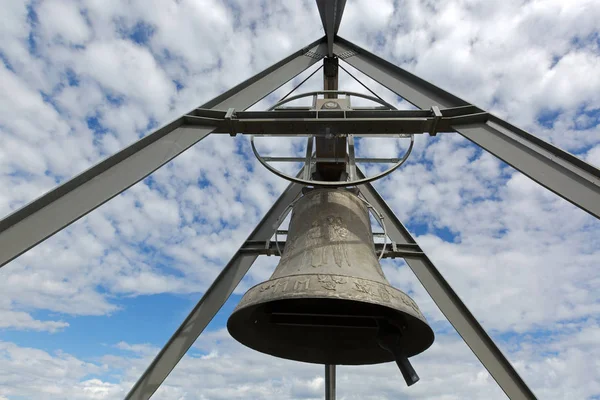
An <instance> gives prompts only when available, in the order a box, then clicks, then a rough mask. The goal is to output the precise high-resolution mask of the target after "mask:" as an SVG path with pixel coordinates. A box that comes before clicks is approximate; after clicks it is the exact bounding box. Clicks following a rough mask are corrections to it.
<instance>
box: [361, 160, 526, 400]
mask: <svg viewBox="0 0 600 400" xmlns="http://www.w3.org/2000/svg"><path fill="white" fill-rule="evenodd" d="M357 172H358V176H359V178H362V177H364V174H363V173H362V171H361V170H360V169H358V170H357ZM360 192H361V193H362V195H363V196H364V197H365V198H366V200H367V201H368V202H369V203H371V204H372V205H373V207H375V208H376V209H377V210H378V211H379V212H380V213H381V214H382V215H383V217H384V218H385V221H386V228H387V234H388V236H389V237H390V239H392V240H393V241H394V242H396V243H397V244H398V245H403V244H408V245H416V244H417V242H416V241H415V240H414V239H413V237H412V235H411V234H410V233H409V232H408V230H407V229H406V228H405V227H404V225H403V224H402V222H400V220H398V218H397V217H396V215H395V214H394V212H393V211H392V210H391V209H390V207H389V206H388V205H387V204H386V202H385V201H384V200H383V199H382V198H381V196H380V195H379V193H377V191H376V190H375V188H373V186H372V185H371V184H366V185H361V186H360ZM404 259H405V261H406V263H407V264H408V266H409V267H410V268H411V269H412V271H413V272H414V273H415V275H416V276H417V278H418V279H419V281H420V282H421V284H423V287H424V288H425V290H427V292H428V293H429V295H430V296H431V298H432V299H433V301H434V302H435V304H437V306H438V307H439V309H440V311H442V313H443V314H444V315H445V316H446V318H447V319H448V322H450V323H451V324H452V326H454V329H456V331H457V332H458V334H459V335H460V336H461V337H462V338H463V340H464V341H465V343H466V344H467V345H468V346H469V347H470V348H471V350H472V351H473V353H474V354H475V356H477V358H478V359H479V361H481V363H482V364H483V366H484V367H485V368H486V369H487V370H488V372H489V373H490V375H492V377H493V378H494V379H495V380H496V382H497V383H498V385H499V386H500V388H502V390H503V391H504V393H506V395H507V396H508V397H509V398H510V399H512V400H516V399H535V398H536V397H535V395H534V394H533V392H532V391H531V389H529V387H527V384H526V383H525V381H523V379H521V377H520V376H519V374H518V373H517V371H516V370H515V369H514V367H513V366H512V365H511V364H510V362H509V361H508V359H507V358H506V357H505V356H504V354H502V351H500V349H499V348H498V347H497V346H496V344H495V343H494V341H493V340H492V338H491V337H490V336H489V335H488V334H487V333H486V331H485V330H484V329H483V327H482V326H481V325H480V324H479V322H478V321H477V319H475V317H474V316H473V314H471V312H470V311H469V309H468V308H467V306H466V305H465V304H464V303H463V302H462V300H461V299H460V297H458V295H457V294H456V292H455V291H454V290H453V289H452V287H451V286H450V284H448V282H447V281H446V280H445V279H444V277H443V276H442V274H440V272H439V271H438V270H437V268H436V267H435V266H434V265H433V263H432V262H431V260H429V258H428V257H427V255H426V254H424V253H422V254H415V255H414V256H413V255H405V256H404Z"/></svg>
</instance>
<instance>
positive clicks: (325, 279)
mask: <svg viewBox="0 0 600 400" xmlns="http://www.w3.org/2000/svg"><path fill="white" fill-rule="evenodd" d="M317 280H318V281H319V283H320V284H321V287H323V289H327V290H336V289H337V285H343V284H345V283H346V282H348V280H347V279H346V278H345V277H343V276H337V275H317Z"/></svg>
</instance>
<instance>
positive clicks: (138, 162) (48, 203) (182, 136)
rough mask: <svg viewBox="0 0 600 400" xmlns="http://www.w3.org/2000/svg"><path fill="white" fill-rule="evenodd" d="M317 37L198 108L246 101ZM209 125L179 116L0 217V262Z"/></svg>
mask: <svg viewBox="0 0 600 400" xmlns="http://www.w3.org/2000/svg"><path fill="white" fill-rule="evenodd" d="M322 40H323V39H320V40H318V41H316V42H314V43H312V44H310V45H309V46H308V47H306V48H303V49H301V50H299V51H297V52H296V53H294V54H292V55H291V56H289V57H287V58H285V59H283V60H281V61H280V62H278V63H276V64H274V65H273V66H272V67H270V68H267V69H266V70H264V71H262V72H261V73H259V74H257V75H256V76H254V77H252V78H250V79H248V80H247V81H245V82H243V83H241V84H239V85H237V86H236V87H234V88H233V89H231V90H229V91H227V92H225V93H224V94H222V95H220V96H218V97H216V98H215V99H213V100H211V101H209V102H208V103H206V104H204V105H203V106H202V108H221V109H228V108H237V109H246V108H248V107H250V106H251V105H253V104H254V103H256V102H258V101H259V100H260V99H262V98H263V97H265V96H267V95H268V94H269V93H271V92H272V91H273V90H275V89H277V88H278V87H280V86H281V85H283V84H284V83H286V82H287V81H289V80H290V79H292V78H294V77H295V76H296V75H298V74H299V73H301V72H302V71H304V70H305V69H306V68H308V67H310V66H311V65H313V64H315V63H316V62H317V61H319V59H320V58H322V54H323V53H324V52H325V46H326V45H325V43H322ZM319 54H321V55H319ZM213 129H214V127H211V126H200V127H196V128H194V129H189V128H187V127H186V126H185V120H184V117H181V118H179V119H177V120H175V121H173V122H171V123H170V124H167V125H165V126H163V127H162V128H160V129H158V130H156V131H154V132H152V133H151V134H149V135H148V136H146V137H144V138H142V139H141V140H139V141H138V142H136V143H134V144H132V145H131V146H129V147H127V148H125V149H123V150H121V151H120V152H118V153H116V154H115V155H113V156H111V157H109V158H107V159H106V160H104V161H102V162H100V163H99V164H96V165H95V166H93V167H92V168H90V169H88V170H87V171H85V172H83V173H81V174H80V175H78V176H76V177H74V178H72V179H71V180H70V181H68V182H66V183H64V184H62V185H61V186H59V187H57V188H55V189H53V190H51V191H50V192H48V193H46V194H45V195H43V196H42V197H40V198H38V199H37V200H35V201H33V202H31V203H29V204H28V205H26V206H25V207H23V208H21V209H20V210H17V211H15V212H14V213H13V214H11V215H9V216H7V217H6V218H5V219H3V220H1V221H0V267H1V266H3V265H5V264H6V263H8V262H9V261H11V260H12V259H14V258H15V257H18V256H19V255H20V254H22V253H24V252H26V251H27V250H29V249H30V248H32V247H33V246H35V245H36V244H38V243H40V242H41V241H43V240H44V239H46V238H48V237H50V236H51V235H53V234H54V233H56V232H58V231H59V230H61V229H63V228H64V227H66V226H68V225H69V224H71V223H73V222H74V221H76V220H78V219H79V218H81V217H83V216H84V215H86V214H87V213H89V212H90V211H92V210H94V209H95V208H97V207H99V206H100V205H102V204H104V203H105V202H106V201H108V200H110V199H111V198H113V197H115V196H116V195H118V194H119V193H121V192H123V191H124V190H126V189H127V188H129V187H131V186H132V185H134V184H135V183H137V182H139V181H140V180H142V179H144V178H145V177H147V176H148V175H150V174H151V173H152V172H154V171H155V170H157V169H158V168H160V167H161V166H163V165H164V164H166V163H167V162H169V161H170V160H172V159H173V158H175V157H176V156H178V155H179V154H181V153H182V152H183V151H185V150H187V149H188V148H190V147H191V146H193V145H194V144H196V143H197V142H198V141H200V140H202V139H203V138H205V137H206V136H207V135H208V134H209V133H210V132H211V131H212V130H213Z"/></svg>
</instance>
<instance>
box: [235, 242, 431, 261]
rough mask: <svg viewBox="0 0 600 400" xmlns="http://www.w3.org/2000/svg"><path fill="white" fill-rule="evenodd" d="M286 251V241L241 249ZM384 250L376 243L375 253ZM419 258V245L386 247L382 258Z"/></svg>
mask: <svg viewBox="0 0 600 400" xmlns="http://www.w3.org/2000/svg"><path fill="white" fill-rule="evenodd" d="M284 249H285V241H277V242H275V241H264V240H262V241H259V240H248V241H247V242H245V243H244V244H243V245H242V247H241V248H240V252H242V253H244V254H254V255H257V256H259V255H265V256H279V254H280V252H281V253H283V250H284ZM383 249H384V245H383V243H375V253H377V254H379V253H381V250H383ZM409 256H410V257H419V256H424V254H423V251H422V250H421V248H420V247H419V246H418V245H417V244H412V243H406V244H391V243H388V244H386V245H385V251H384V252H383V257H382V258H404V257H409Z"/></svg>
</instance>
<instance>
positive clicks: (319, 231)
mask: <svg viewBox="0 0 600 400" xmlns="http://www.w3.org/2000/svg"><path fill="white" fill-rule="evenodd" d="M306 237H307V239H306V256H307V257H308V260H307V261H308V262H310V265H312V266H313V268H319V267H322V266H324V265H327V264H328V263H329V262H330V260H331V259H332V258H333V262H334V263H335V264H336V265H337V266H338V267H340V268H342V267H343V266H347V267H350V266H351V263H350V258H349V257H348V249H347V240H348V228H347V226H346V224H345V222H344V220H343V218H342V217H340V216H334V215H328V216H326V217H323V218H319V219H316V220H314V221H313V222H312V224H311V226H310V229H309V230H308V233H307V235H306Z"/></svg>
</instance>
